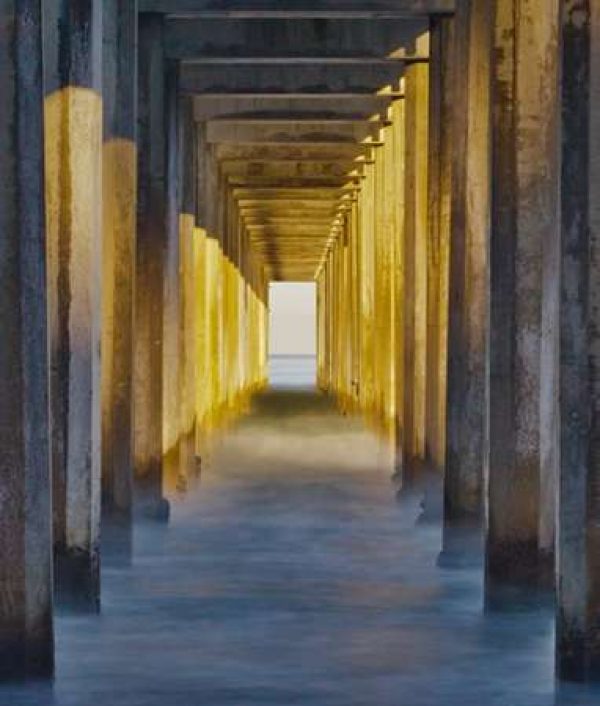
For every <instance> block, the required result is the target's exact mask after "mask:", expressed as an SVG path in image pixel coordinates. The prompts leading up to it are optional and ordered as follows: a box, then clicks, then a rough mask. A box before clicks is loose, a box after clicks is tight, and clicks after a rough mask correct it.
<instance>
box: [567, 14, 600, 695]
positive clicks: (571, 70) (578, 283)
mask: <svg viewBox="0 0 600 706" xmlns="http://www.w3.org/2000/svg"><path fill="white" fill-rule="evenodd" d="M561 30H562V86H561V88H562V167H561V169H562V171H561V192H562V193H561V253H560V257H561V298H560V348H561V350H560V418H561V422H560V486H559V508H558V518H559V521H558V569H557V578H558V601H557V625H556V627H557V631H556V632H557V655H556V656H557V672H558V676H559V677H560V678H562V679H567V680H576V681H583V680H596V681H597V680H598V679H600V623H599V621H598V615H600V562H599V559H598V558H599V557H600V531H599V523H598V517H599V515H600V511H599V507H600V504H599V493H598V491H599V488H600V482H599V473H600V466H599V458H600V456H599V443H600V428H599V423H600V418H599V415H598V409H599V407H600V385H599V377H598V369H599V360H598V355H599V354H598V351H599V346H598V344H599V331H600V320H599V315H600V314H599V312H600V307H599V302H600V272H599V271H598V268H599V263H600V249H599V243H600V102H599V96H600V70H599V67H600V8H599V7H598V4H597V3H591V2H584V3H581V2H568V1H565V2H563V3H562V28H561Z"/></svg>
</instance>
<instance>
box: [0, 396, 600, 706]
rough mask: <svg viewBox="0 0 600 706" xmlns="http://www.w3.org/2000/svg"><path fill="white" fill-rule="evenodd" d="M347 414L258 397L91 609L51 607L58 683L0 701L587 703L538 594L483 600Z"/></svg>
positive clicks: (146, 705)
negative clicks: (565, 679) (72, 613)
mask: <svg viewBox="0 0 600 706" xmlns="http://www.w3.org/2000/svg"><path fill="white" fill-rule="evenodd" d="M390 475H391V467H390V465H389V462H388V460H387V458H386V454H385V453H383V452H382V449H381V448H380V444H379V441H378V440H377V438H376V437H375V436H374V435H373V434H371V433H370V432H369V431H367V430H366V429H365V428H364V426H363V425H362V423H361V421H360V420H359V419H355V418H351V417H343V416H340V415H339V414H337V412H336V411H335V409H334V408H333V406H332V405H331V403H330V402H329V401H328V400H327V399H326V398H324V397H323V396H322V395H320V394H319V393H315V392H308V391H302V390H290V391H272V392H268V393H265V394H264V395H261V396H260V397H258V398H257V399H256V400H255V401H254V404H253V410H252V413H251V414H250V415H249V416H248V417H246V418H244V419H242V420H240V421H239V422H238V423H237V424H236V425H235V427H233V428H232V429H230V430H229V432H228V433H227V434H226V435H225V436H224V437H223V439H222V441H221V442H220V443H219V444H217V445H216V446H215V449H214V451H213V452H212V454H211V457H210V458H209V459H206V460H205V463H204V468H203V474H202V479H201V483H200V484H199V485H198V486H197V487H195V488H193V490H192V491H191V492H189V493H188V495H187V496H185V497H182V498H181V499H180V501H178V502H175V503H174V504H173V508H172V519H171V523H170V525H169V526H156V525H155V526H146V527H143V528H138V529H137V531H136V536H135V558H134V564H133V566H132V567H131V568H119V569H110V568H105V569H104V573H103V581H104V585H103V610H102V615H101V616H100V617H61V618H59V619H58V621H57V677H56V681H55V684H54V687H50V686H48V685H32V684H27V685H22V686H11V687H2V688H0V704H2V706H26V705H27V706H92V705H94V706H98V705H102V706H204V705H205V706H267V705H269V706H274V705H277V706H287V705H292V704H299V705H302V706H471V705H472V706H551V705H558V704H560V705H561V706H570V705H573V706H588V705H590V706H591V704H598V703H600V691H596V692H595V693H593V692H585V691H583V690H580V689H576V690H572V689H571V690H568V691H567V692H565V693H561V694H560V695H557V694H556V693H555V687H554V681H553V620H552V615H551V612H550V611H541V610H538V611H532V610H529V611H515V612H514V613H510V614H504V615H494V616H484V615H483V613H482V585H481V584H482V582H481V572H480V571H479V570H477V569H462V570H451V569H440V568H437V567H436V558H437V555H438V552H439V546H440V529H439V527H437V526H435V525H419V526H415V519H416V517H417V514H418V508H417V506H416V505H415V506H414V507H412V506H410V505H409V504H402V505H400V504H398V502H397V501H396V497H395V487H394V485H393V483H392V482H391V480H390Z"/></svg>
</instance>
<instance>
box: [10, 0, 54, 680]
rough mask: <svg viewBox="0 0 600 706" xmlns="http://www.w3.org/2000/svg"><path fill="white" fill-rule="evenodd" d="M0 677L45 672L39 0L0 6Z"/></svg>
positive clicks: (48, 616)
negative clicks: (0, 461) (0, 99)
mask: <svg viewBox="0 0 600 706" xmlns="http://www.w3.org/2000/svg"><path fill="white" fill-rule="evenodd" d="M0 57H1V59H0V94H1V95H2V98H3V107H2V110H0V155H1V159H0V273H1V275H0V330H1V331H2V335H1V336H0V449H2V474H1V476H0V516H1V517H2V522H1V523H0V585H1V586H2V591H1V600H0V679H3V680H4V679H18V678H21V677H23V676H35V677H50V676H51V675H52V672H53V662H54V654H53V652H54V649H53V648H54V645H53V627H52V522H51V497H52V490H51V480H50V479H51V475H50V440H49V429H50V420H49V416H48V372H49V371H48V347H47V299H46V236H45V222H44V218H45V213H44V178H43V174H44V141H43V105H44V97H43V75H42V10H41V2H40V0H25V1H23V0H21V1H19V2H16V1H14V2H12V1H9V2H3V3H2V5H1V7H0Z"/></svg>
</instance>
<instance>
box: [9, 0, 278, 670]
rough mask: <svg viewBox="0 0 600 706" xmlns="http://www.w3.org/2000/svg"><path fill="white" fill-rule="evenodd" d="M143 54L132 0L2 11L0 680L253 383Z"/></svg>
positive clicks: (222, 230)
mask: <svg viewBox="0 0 600 706" xmlns="http://www.w3.org/2000/svg"><path fill="white" fill-rule="evenodd" d="M163 49H164V43H163V38H162V20H161V19H160V16H159V15H142V16H140V15H139V14H138V6H137V2H134V1H133V0H108V1H106V2H99V1H96V0H93V1H91V2H62V1H60V0H57V1H56V2H44V3H43V7H42V3H40V2H39V0H38V1H37V2H36V1H35V0H15V1H14V2H5V3H2V6H1V9H0V95H1V96H2V100H3V105H2V108H1V110H0V267H1V268H2V269H1V272H2V277H1V280H2V283H1V289H2V295H1V297H0V301H1V304H0V329H1V342H0V368H1V370H2V372H1V373H0V449H1V450H2V477H1V479H0V676H1V677H5V678H14V677H18V676H21V675H29V676H49V675H51V674H52V673H53V662H54V647H53V613H54V610H55V608H59V609H62V610H66V611H69V612H71V611H77V612H88V613H89V612H92V613H93V612H97V611H98V610H99V609H100V605H101V586H100V563H101V555H102V561H105V560H106V561H111V562H113V561H114V562H118V563H119V564H126V563H127V562H129V561H130V560H131V556H132V528H133V523H134V521H135V522H137V521H139V522H148V521H149V522H154V521H164V520H166V519H167V518H168V513H169V498H170V497H171V496H175V495H176V494H177V493H179V492H180V491H181V490H182V489H185V487H186V486H187V485H188V484H189V483H192V482H194V479H195V478H196V477H197V474H198V472H199V467H200V464H201V460H202V456H203V454H204V451H205V449H206V447H207V439H208V437H209V436H210V434H211V433H213V432H214V430H215V429H216V428H217V427H219V426H220V425H222V424H223V423H224V422H225V421H226V420H227V419H228V418H230V417H231V416H232V415H234V414H236V413H237V412H239V411H240V410H241V409H243V408H244V407H245V405H246V401H247V399H248V396H249V395H250V394H252V392H253V391H254V390H256V389H258V388H260V387H261V386H262V385H264V383H265V381H266V375H267V373H266V351H267V325H268V282H267V281H266V279H265V276H264V273H263V271H262V268H261V267H260V265H259V263H258V262H257V261H256V259H255V258H254V257H253V253H252V251H251V250H250V249H249V248H247V247H245V244H244V242H243V240H244V238H245V237H246V234H245V233H243V232H242V229H241V227H240V222H239V219H238V218H236V214H235V213H234V212H233V205H232V204H231V203H230V202H229V201H228V200H227V196H226V192H225V189H224V185H223V184H222V183H221V182H220V180H219V176H218V174H216V172H215V170H214V165H212V163H211V154H210V151H209V150H206V149H205V148H204V147H205V146H204V145H203V144H202V143H201V138H200V137H199V136H198V134H197V131H196V130H195V122H194V117H193V110H192V105H191V99H190V98H189V97H185V96H182V95H180V94H179V92H178V90H177V73H176V71H174V70H173V69H174V67H173V66H171V65H170V64H169V62H167V61H166V59H165V58H164V56H163V54H162V52H163ZM201 174H207V175H208V177H207V178H206V179H204V178H202V179H200V175H201ZM200 183H201V184H202V189H203V190H202V192H200V189H199V188H198V185H199V184H200Z"/></svg>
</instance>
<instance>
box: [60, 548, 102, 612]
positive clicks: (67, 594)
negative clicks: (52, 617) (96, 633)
mask: <svg viewBox="0 0 600 706" xmlns="http://www.w3.org/2000/svg"><path fill="white" fill-rule="evenodd" d="M54 588H55V596H56V606H57V608H58V609H59V610H60V611H62V612H66V613H99V612H100V566H99V561H98V558H97V557H95V556H92V555H91V554H89V553H88V552H83V551H78V550H74V549H65V548H58V549H57V551H56V564H55V579H54Z"/></svg>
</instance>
